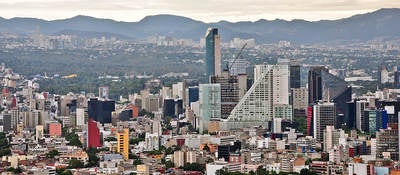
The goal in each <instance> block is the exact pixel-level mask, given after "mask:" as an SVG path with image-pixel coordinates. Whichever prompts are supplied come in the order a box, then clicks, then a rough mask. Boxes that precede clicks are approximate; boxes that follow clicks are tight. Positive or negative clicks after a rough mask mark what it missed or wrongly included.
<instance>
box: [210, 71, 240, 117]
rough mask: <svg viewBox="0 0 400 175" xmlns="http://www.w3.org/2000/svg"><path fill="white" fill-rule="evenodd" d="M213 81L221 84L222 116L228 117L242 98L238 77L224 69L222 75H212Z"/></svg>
mask: <svg viewBox="0 0 400 175" xmlns="http://www.w3.org/2000/svg"><path fill="white" fill-rule="evenodd" d="M211 83H212V84H220V85H221V117H222V118H228V116H229V114H230V113H231V111H232V110H233V108H235V106H236V105H237V103H238V102H239V100H240V98H239V82H238V77H237V76H231V75H230V74H229V71H227V70H224V71H223V72H222V75H221V76H211Z"/></svg>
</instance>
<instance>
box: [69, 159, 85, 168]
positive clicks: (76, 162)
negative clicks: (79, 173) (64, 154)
mask: <svg viewBox="0 0 400 175" xmlns="http://www.w3.org/2000/svg"><path fill="white" fill-rule="evenodd" d="M83 167H84V165H83V162H82V161H80V160H77V159H71V160H70V161H69V163H68V167H67V168H68V169H75V168H83Z"/></svg>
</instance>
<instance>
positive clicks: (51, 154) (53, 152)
mask: <svg viewBox="0 0 400 175" xmlns="http://www.w3.org/2000/svg"><path fill="white" fill-rule="evenodd" d="M59 155H60V153H59V152H58V151H57V150H56V149H53V150H51V151H49V152H48V153H46V158H54V157H55V156H59Z"/></svg>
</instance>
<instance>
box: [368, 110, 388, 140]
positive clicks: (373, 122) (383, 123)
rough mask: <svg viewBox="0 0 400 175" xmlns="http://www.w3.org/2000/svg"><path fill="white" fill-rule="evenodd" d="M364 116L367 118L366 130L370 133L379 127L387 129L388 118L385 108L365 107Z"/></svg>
mask: <svg viewBox="0 0 400 175" xmlns="http://www.w3.org/2000/svg"><path fill="white" fill-rule="evenodd" d="M364 118H365V119H366V120H368V121H366V122H365V125H366V126H367V127H368V131H367V132H369V133H371V134H373V133H375V132H376V131H379V130H380V129H387V126H388V122H389V118H388V115H387V112H386V110H382V109H376V110H375V109H366V110H364Z"/></svg>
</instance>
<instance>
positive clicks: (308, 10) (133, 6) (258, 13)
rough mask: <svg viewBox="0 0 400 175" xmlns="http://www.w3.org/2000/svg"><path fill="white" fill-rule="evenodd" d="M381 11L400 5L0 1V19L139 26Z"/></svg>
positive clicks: (269, 0)
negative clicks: (83, 19) (173, 20)
mask: <svg viewBox="0 0 400 175" xmlns="http://www.w3.org/2000/svg"><path fill="white" fill-rule="evenodd" d="M380 8H400V0H0V16H1V17H4V18H12V17H35V18H41V19H46V20H53V19H64V18H70V17H73V16H76V15H87V16H93V17H99V18H109V19H114V20H118V21H139V20H140V19H142V18H143V17H145V16H147V15H156V14H174V15H180V16H186V17H190V18H193V19H196V20H201V21H204V22H217V21H220V20H227V21H231V22H236V21H256V20H258V19H269V20H273V19H277V18H279V19H286V20H292V19H306V20H311V21H315V20H321V19H338V18H344V17H349V16H352V15H354V14H360V13H366V12H371V11H374V10H377V9H380Z"/></svg>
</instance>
